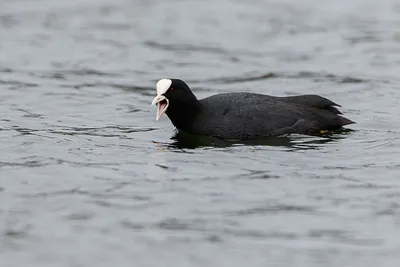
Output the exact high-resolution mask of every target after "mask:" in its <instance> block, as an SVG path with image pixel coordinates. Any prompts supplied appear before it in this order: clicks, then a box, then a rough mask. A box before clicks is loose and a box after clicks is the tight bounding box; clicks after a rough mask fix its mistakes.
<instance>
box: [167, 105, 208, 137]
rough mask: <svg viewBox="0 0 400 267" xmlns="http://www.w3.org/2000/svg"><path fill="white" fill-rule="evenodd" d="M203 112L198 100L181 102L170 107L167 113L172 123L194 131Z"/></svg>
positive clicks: (181, 128) (180, 127) (182, 128)
mask: <svg viewBox="0 0 400 267" xmlns="http://www.w3.org/2000/svg"><path fill="white" fill-rule="evenodd" d="M201 113H202V105H201V103H200V102H199V101H198V100H197V99H194V101H191V102H185V103H180V105H177V106H173V107H172V106H171V107H168V109H167V111H166V114H167V116H168V117H169V119H170V120H171V122H172V124H173V125H174V126H175V127H176V128H178V129H179V130H182V131H189V132H190V131H192V130H193V127H194V124H195V121H196V118H198V116H199V115H200V114H201Z"/></svg>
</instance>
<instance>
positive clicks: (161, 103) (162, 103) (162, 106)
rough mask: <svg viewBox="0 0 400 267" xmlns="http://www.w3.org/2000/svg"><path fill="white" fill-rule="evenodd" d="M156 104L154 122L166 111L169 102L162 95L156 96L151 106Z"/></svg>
mask: <svg viewBox="0 0 400 267" xmlns="http://www.w3.org/2000/svg"><path fill="white" fill-rule="evenodd" d="M155 104H157V116H156V121H158V120H159V119H160V117H161V116H162V115H163V114H164V113H165V111H167V108H168V105H169V100H168V98H166V97H165V96H163V95H157V96H156V97H155V98H154V99H153V102H151V105H152V106H153V105H155Z"/></svg>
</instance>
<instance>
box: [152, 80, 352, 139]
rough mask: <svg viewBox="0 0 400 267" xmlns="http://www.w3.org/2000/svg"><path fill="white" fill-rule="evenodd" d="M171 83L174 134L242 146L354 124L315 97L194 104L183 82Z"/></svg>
mask: <svg viewBox="0 0 400 267" xmlns="http://www.w3.org/2000/svg"><path fill="white" fill-rule="evenodd" d="M170 80H171V82H170V86H169V88H168V90H166V92H165V93H163V96H165V98H166V99H167V100H168V107H167V110H166V112H165V113H166V114H167V116H168V117H169V119H170V120H171V122H172V123H173V125H174V126H175V127H176V128H177V129H178V130H181V131H185V132H189V133H192V134H198V135H206V136H213V137H218V138H222V139H229V140H244V139H255V138H262V137H267V136H278V135H284V134H292V133H298V134H315V133H319V132H320V131H322V130H336V129H340V128H341V127H343V126H345V125H348V124H352V123H354V122H353V121H351V120H349V119H347V118H345V117H343V116H341V114H342V113H341V112H340V111H339V110H338V109H337V107H340V105H338V104H336V103H334V102H332V101H331V100H329V99H326V98H324V97H321V96H318V95H299V96H290V97H275V96H269V95H263V94H257V93H244V92H240V93H222V94H217V95H213V96H210V97H207V98H204V99H201V100H198V99H197V98H196V96H195V95H194V94H193V92H192V91H191V90H190V88H189V86H188V85H187V84H186V83H185V82H184V81H182V80H179V79H170ZM165 101H166V100H164V102H165ZM161 102H162V101H160V102H159V103H157V104H158V105H160V103H161Z"/></svg>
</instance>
